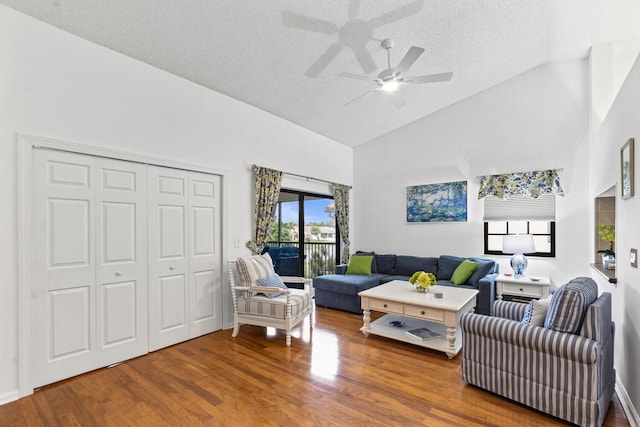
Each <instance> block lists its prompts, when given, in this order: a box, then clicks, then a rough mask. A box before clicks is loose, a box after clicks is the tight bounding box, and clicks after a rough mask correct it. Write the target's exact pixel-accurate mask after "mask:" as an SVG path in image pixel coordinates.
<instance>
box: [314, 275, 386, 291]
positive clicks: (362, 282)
mask: <svg viewBox="0 0 640 427" xmlns="http://www.w3.org/2000/svg"><path fill="white" fill-rule="evenodd" d="M386 277H388V276H386V275H384V274H371V275H369V276H364V275H358V274H350V275H349V274H347V275H343V274H327V275H325V276H318V277H314V279H313V287H314V288H316V289H321V290H324V291H328V292H335V293H338V294H343V295H357V294H358V292H360V291H364V290H366V289H369V288H372V287H374V286H378V285H379V284H380V283H382V280H384V279H385V278H386Z"/></svg>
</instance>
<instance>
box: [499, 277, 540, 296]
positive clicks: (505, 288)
mask: <svg viewBox="0 0 640 427" xmlns="http://www.w3.org/2000/svg"><path fill="white" fill-rule="evenodd" d="M550 290H551V279H549V278H548V277H540V276H522V277H521V278H519V279H516V278H514V277H513V276H505V275H504V274H501V275H499V276H498V277H497V278H496V299H499V300H501V299H502V296H503V295H512V296H520V297H528V298H535V299H539V298H541V297H543V296H545V295H547V294H548V293H549V292H550Z"/></svg>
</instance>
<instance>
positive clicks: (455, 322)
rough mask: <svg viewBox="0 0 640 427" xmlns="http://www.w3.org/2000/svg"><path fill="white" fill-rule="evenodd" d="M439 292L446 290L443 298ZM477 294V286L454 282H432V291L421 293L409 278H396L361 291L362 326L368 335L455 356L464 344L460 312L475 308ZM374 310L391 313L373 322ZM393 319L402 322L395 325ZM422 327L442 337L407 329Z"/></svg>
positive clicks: (450, 357)
mask: <svg viewBox="0 0 640 427" xmlns="http://www.w3.org/2000/svg"><path fill="white" fill-rule="evenodd" d="M435 292H442V294H443V298H442V299H437V298H435V296H434V294H435ZM477 294H478V291H477V290H476V289H466V288H455V287H452V286H432V287H431V288H430V289H429V292H428V293H419V292H416V290H415V288H414V287H413V285H411V284H410V283H409V282H405V281H402V280H393V281H391V282H388V283H384V284H382V285H380V286H376V287H374V288H371V289H367V290H365V291H362V292H359V293H358V295H360V298H361V299H362V304H361V306H362V310H363V311H364V315H363V319H364V325H363V326H362V328H360V330H361V331H362V333H363V334H364V335H365V336H369V334H373V335H379V336H383V337H386V338H391V339H395V340H399V341H404V342H407V343H411V344H415V345H419V346H422V347H426V348H431V349H434V350H439V351H443V352H445V353H446V354H447V356H448V357H449V359H452V358H454V357H455V356H456V355H457V354H458V352H459V351H460V349H461V348H462V340H461V333H460V330H459V327H458V326H459V324H460V316H461V315H462V314H463V313H466V312H470V311H473V309H474V307H475V306H476V295H477ZM372 310H374V311H380V312H384V313H387V314H386V315H384V316H382V317H381V318H379V319H377V320H375V321H373V322H371V311H372ZM393 321H398V322H401V323H402V326H400V327H396V326H392V325H391V323H390V322H393ZM420 327H426V328H429V329H430V330H432V331H434V332H436V333H438V334H440V337H438V338H432V339H429V340H425V341H422V340H420V339H419V338H415V337H413V336H411V335H409V334H408V333H407V331H408V330H410V329H415V328H420Z"/></svg>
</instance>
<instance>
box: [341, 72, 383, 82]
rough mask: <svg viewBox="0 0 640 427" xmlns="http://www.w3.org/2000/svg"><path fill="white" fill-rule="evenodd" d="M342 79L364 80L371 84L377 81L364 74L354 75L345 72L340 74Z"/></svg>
mask: <svg viewBox="0 0 640 427" xmlns="http://www.w3.org/2000/svg"><path fill="white" fill-rule="evenodd" d="M340 77H347V78H350V79H356V80H362V81H365V82H369V83H371V82H375V79H372V78H371V77H369V76H363V75H362V74H353V73H347V72H344V73H340Z"/></svg>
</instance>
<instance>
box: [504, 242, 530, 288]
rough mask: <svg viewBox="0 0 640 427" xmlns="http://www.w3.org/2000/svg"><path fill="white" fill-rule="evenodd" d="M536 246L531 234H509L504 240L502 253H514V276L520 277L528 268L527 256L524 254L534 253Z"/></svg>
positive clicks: (512, 260) (512, 262) (512, 264)
mask: <svg viewBox="0 0 640 427" xmlns="http://www.w3.org/2000/svg"><path fill="white" fill-rule="evenodd" d="M535 251H536V246H535V244H534V242H533V236H532V235H531V234H507V235H506V236H504V238H503V240H502V253H505V254H513V256H512V257H511V268H513V273H514V277H515V278H516V279H519V278H520V277H522V275H523V274H524V271H525V270H526V269H527V264H528V263H527V258H526V257H525V256H524V254H530V253H534V252H535Z"/></svg>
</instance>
